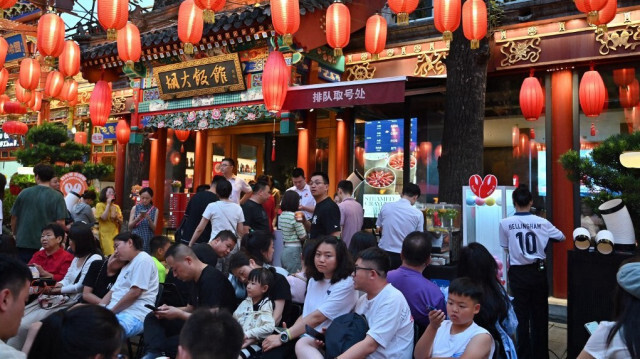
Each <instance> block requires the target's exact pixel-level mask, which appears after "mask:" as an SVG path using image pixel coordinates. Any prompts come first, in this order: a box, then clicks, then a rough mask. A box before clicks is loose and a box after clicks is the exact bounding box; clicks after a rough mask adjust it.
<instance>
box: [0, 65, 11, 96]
mask: <svg viewBox="0 0 640 359" xmlns="http://www.w3.org/2000/svg"><path fill="white" fill-rule="evenodd" d="M8 81H9V71H7V69H5V68H4V67H3V68H2V70H0V95H2V94H4V92H5V91H6V90H7V82H8Z"/></svg>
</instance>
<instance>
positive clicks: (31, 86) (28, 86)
mask: <svg viewBox="0 0 640 359" xmlns="http://www.w3.org/2000/svg"><path fill="white" fill-rule="evenodd" d="M19 82H20V85H21V86H22V87H23V88H24V89H25V90H27V91H33V90H35V89H37V88H38V84H39V83H40V63H39V62H38V60H36V59H32V58H26V59H24V60H22V62H21V63H20V77H19Z"/></svg>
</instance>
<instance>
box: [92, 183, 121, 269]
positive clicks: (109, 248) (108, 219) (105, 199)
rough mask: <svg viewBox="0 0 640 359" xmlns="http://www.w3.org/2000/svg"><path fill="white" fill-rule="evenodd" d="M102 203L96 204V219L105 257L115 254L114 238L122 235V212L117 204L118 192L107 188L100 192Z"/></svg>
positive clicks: (109, 187)
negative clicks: (119, 234)
mask: <svg viewBox="0 0 640 359" xmlns="http://www.w3.org/2000/svg"><path fill="white" fill-rule="evenodd" d="M99 199H100V202H99V203H97V204H96V217H98V234H99V237H100V246H101V247H102V253H103V254H104V255H105V256H110V255H112V254H113V238H114V237H115V236H116V235H118V233H120V225H121V224H122V220H123V217H122V211H121V210H120V206H118V205H117V204H116V203H115V199H116V190H115V189H114V188H113V187H111V186H108V187H105V188H103V189H102V191H100V196H99Z"/></svg>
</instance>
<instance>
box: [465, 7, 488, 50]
mask: <svg viewBox="0 0 640 359" xmlns="http://www.w3.org/2000/svg"><path fill="white" fill-rule="evenodd" d="M462 29H463V31H464V37H466V38H467V39H468V40H469V41H471V49H472V50H473V49H477V48H479V47H480V40H482V39H483V38H484V37H485V36H487V5H486V4H485V3H484V1H482V0H467V1H466V2H465V3H464V6H463V7H462Z"/></svg>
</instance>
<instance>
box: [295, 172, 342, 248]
mask: <svg viewBox="0 0 640 359" xmlns="http://www.w3.org/2000/svg"><path fill="white" fill-rule="evenodd" d="M309 186H310V189H311V194H312V195H313V198H314V199H315V200H316V208H315V210H314V211H313V216H312V217H311V221H307V220H306V218H302V224H304V227H305V229H306V230H307V231H308V232H309V238H311V239H314V238H318V237H320V236H323V235H330V236H335V237H339V236H340V208H339V207H338V205H337V204H336V203H335V202H334V201H333V200H332V199H331V198H330V197H329V176H327V174H326V173H324V172H315V173H314V174H312V175H311V179H310V181H309Z"/></svg>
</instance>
